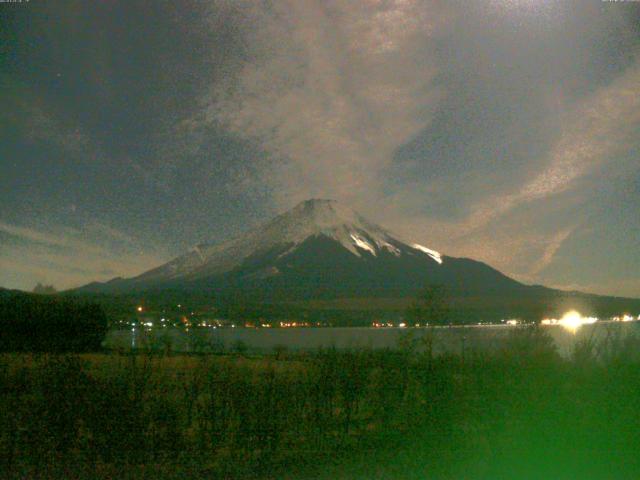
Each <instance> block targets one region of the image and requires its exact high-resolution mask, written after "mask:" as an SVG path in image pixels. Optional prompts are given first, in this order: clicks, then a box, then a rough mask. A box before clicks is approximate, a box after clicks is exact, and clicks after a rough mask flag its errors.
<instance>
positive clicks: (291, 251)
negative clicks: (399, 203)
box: [83, 200, 524, 297]
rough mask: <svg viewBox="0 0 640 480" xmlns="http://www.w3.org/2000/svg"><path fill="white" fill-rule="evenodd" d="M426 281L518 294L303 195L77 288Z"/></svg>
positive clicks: (484, 272) (314, 291)
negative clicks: (151, 265)
mask: <svg viewBox="0 0 640 480" xmlns="http://www.w3.org/2000/svg"><path fill="white" fill-rule="evenodd" d="M427 283H431V284H442V285H446V286H448V287H450V288H451V289H453V290H455V291H457V292H461V293H466V294H482V293H487V292H505V291H518V290H521V289H523V288H524V286H523V285H522V284H520V283H519V282H516V281H515V280H512V279H510V278H508V277H506V276H505V275H503V274H501V273H500V272H498V271H497V270H495V269H493V268H491V267H489V266H488V265H486V264H483V263H481V262H477V261H474V260H470V259H463V258H453V257H448V256H444V255H441V254H440V253H439V252H436V251H435V250H432V249H430V248H427V247H425V246H422V245H420V244H415V243H405V242H403V241H401V240H399V239H397V238H396V237H394V236H393V235H392V234H390V233H389V232H388V231H386V230H385V229H383V228H382V227H380V226H378V225H375V224H374V223H372V222H369V221H368V220H366V219H365V218H363V217H362V216H361V215H359V214H358V213H356V212H354V211H353V210H351V209H349V208H347V207H344V206H343V205H340V204H339V203H337V202H335V201H332V200H308V201H305V202H302V203H300V204H299V205H297V206H296V207H295V208H293V209H292V210H290V211H288V212H286V213H284V214H282V215H279V216H277V217H276V218H274V219H273V220H272V221H270V222H268V223H266V224H265V225H263V226H261V227H258V228H256V229H254V230H252V231H249V232H247V233H246V234H245V235H243V236H241V237H239V238H236V239H234V240H232V241H229V242H226V243H223V244H219V245H210V244H201V245H198V246H196V247H194V248H193V249H192V250H191V251H189V252H188V253H186V254H185V255H182V256H180V257H178V258H176V259H174V260H172V261H170V262H168V263H166V264H165V265H161V266H159V267H158V268H155V269H153V270H150V271H148V272H145V273H143V274H141V275H139V276H137V277H135V278H131V279H114V280H112V281H110V282H107V283H104V284H96V283H93V284H90V285H87V286H86V287H84V288H83V290H85V291H105V292H109V291H114V292H115V291H144V290H157V289H165V288H172V289H184V290H209V289H214V290H218V291H219V290H225V291H228V290H233V289H243V290H250V291H252V292H253V293H255V294H262V295H266V294H273V295H276V294H277V295H278V296H287V295H289V296H296V297H297V296H302V297H314V296H318V295H328V296H333V297H349V296H353V295H386V296H389V295H390V296H396V295H408V294H412V293H415V291H417V289H419V288H420V287H422V286H424V285H425V284H427Z"/></svg>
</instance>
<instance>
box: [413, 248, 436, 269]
mask: <svg viewBox="0 0 640 480" xmlns="http://www.w3.org/2000/svg"><path fill="white" fill-rule="evenodd" d="M411 246H412V247H413V248H414V249H416V250H420V251H421V252H424V253H426V254H427V255H429V256H430V257H431V258H433V259H434V260H435V261H436V262H438V263H439V264H441V265H442V255H440V252H436V251H435V250H431V249H430V248H427V247H423V246H422V245H419V244H417V243H414V244H412V245H411Z"/></svg>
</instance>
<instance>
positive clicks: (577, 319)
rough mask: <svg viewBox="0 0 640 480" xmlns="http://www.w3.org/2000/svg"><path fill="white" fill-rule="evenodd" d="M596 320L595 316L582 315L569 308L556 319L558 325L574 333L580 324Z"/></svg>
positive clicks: (588, 323)
mask: <svg viewBox="0 0 640 480" xmlns="http://www.w3.org/2000/svg"><path fill="white" fill-rule="evenodd" d="M597 321H598V319H597V318H595V317H583V316H582V315H581V314H580V313H579V312H576V311H575V310H571V311H570V312H567V313H565V314H564V315H563V317H562V318H561V319H560V320H558V325H561V326H562V327H563V328H565V329H566V330H569V331H570V332H572V333H575V332H576V331H577V330H578V328H580V327H581V326H582V325H590V324H593V323H596V322H597Z"/></svg>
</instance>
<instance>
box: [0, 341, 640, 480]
mask: <svg viewBox="0 0 640 480" xmlns="http://www.w3.org/2000/svg"><path fill="white" fill-rule="evenodd" d="M431 345H432V339H431V338H430V337H428V336H427V337H424V338H422V339H420V340H414V339H413V338H411V337H410V336H408V337H406V338H405V339H403V341H402V344H401V345H399V347H398V349H396V350H393V351H373V350H357V351H336V350H324V351H319V352H315V353H307V354H291V353H288V352H286V351H284V352H283V351H279V352H278V353H277V354H274V355H273V356H266V357H260V358H253V359H251V358H245V357H243V356H241V355H237V356H227V357H220V356H159V355H150V354H137V355H135V354H133V355H115V354H113V355H84V356H78V355H70V354H66V355H50V354H47V355H39V356H33V355H26V354H23V355H15V354H13V355H6V354H5V355H2V356H0V405H2V406H3V408H2V409H0V450H1V452H2V455H0V459H1V460H0V462H1V465H0V477H2V478H92V479H93V478H156V479H164V478H242V479H245V478H292V479H293V478H295V479H305V478H327V479H328V478H332V479H335V478H391V479H395V478H398V479H414V478H415V479H418V478H419V479H444V478H446V479H461V478H472V479H474V480H475V479H496V478H518V479H528V478H531V479H537V478H556V479H558V478H561V479H564V478H567V479H569V478H589V479H600V478H603V479H604V478H615V479H617V480H620V479H626V478H629V479H632V478H639V475H640V457H639V456H638V455H637V445H640V416H639V415H638V411H637V408H638V405H640V355H639V353H638V352H639V349H638V346H639V345H640V343H639V342H638V339H636V338H633V337H625V338H623V337H620V336H617V335H614V334H613V333H612V335H611V336H608V337H607V338H606V339H605V340H604V341H603V342H601V343H599V344H597V345H595V344H593V343H590V342H585V343H581V344H579V345H578V346H577V347H576V349H575V351H574V354H573V356H572V357H571V358H568V359H566V358H561V357H560V356H559V355H558V354H557V352H556V351H555V347H554V346H553V343H552V341H551V339H550V338H549V337H547V336H546V334H544V333H543V332H541V331H540V330H536V329H524V330H518V331H516V332H515V333H514V334H513V335H512V336H511V337H510V338H509V339H508V340H507V341H506V342H505V343H504V346H503V348H501V349H499V350H496V351H492V352H484V353H474V352H467V353H466V354H465V355H464V356H434V355H432V349H431Z"/></svg>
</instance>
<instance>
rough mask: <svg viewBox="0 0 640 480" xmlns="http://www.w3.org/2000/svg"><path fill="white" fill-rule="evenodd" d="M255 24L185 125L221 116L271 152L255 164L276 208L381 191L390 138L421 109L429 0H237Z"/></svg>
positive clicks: (416, 123) (431, 105)
mask: <svg viewBox="0 0 640 480" xmlns="http://www.w3.org/2000/svg"><path fill="white" fill-rule="evenodd" d="M240 4H241V5H242V6H243V8H244V10H243V13H244V15H245V18H246V21H247V22H249V23H250V24H251V26H252V28H253V30H252V33H251V35H250V37H249V39H248V40H247V41H248V43H249V46H250V47H249V48H250V51H251V55H250V57H249V60H248V61H246V62H245V64H244V65H243V67H242V68H241V69H240V70H239V73H238V74H237V75H236V76H234V77H233V78H230V79H228V81H227V82H222V83H218V84H216V85H214V86H212V88H211V90H210V91H209V92H208V93H207V94H206V95H204V96H203V111H202V112H200V113H199V114H198V115H195V116H194V117H193V118H192V119H191V121H190V122H188V123H189V124H190V125H191V126H192V128H195V129H197V128H202V127H203V126H206V125H211V124H220V125H223V126H224V127H225V128H226V129H228V130H229V131H231V132H234V133H235V134H237V135H240V136H242V137H244V138H247V139H251V140H254V141H256V142H258V143H259V144H260V145H261V146H262V148H264V149H265V150H266V151H267V152H268V154H269V156H270V158H269V160H265V164H264V165H263V166H262V168H259V169H258V175H259V176H260V179H261V181H262V182H266V183H268V184H269V186H270V187H271V189H272V191H273V192H274V200H275V202H276V205H278V208H286V207H289V206H290V205H291V204H293V203H295V202H296V201H298V200H301V199H304V198H308V197H313V196H325V197H332V198H336V199H340V200H344V201H347V202H349V203H356V204H358V203H366V202H367V201H369V200H371V198H372V197H374V196H375V195H380V194H381V182H382V179H383V177H382V174H383V173H384V171H385V169H386V168H387V167H388V166H389V164H390V161H391V160H392V157H393V152H394V150H395V149H396V148H397V147H398V146H399V145H401V144H402V143H403V142H405V141H407V140H408V139H410V138H411V137H412V136H413V135H415V134H416V133H417V132H418V131H419V130H420V129H421V128H423V127H424V126H425V125H426V124H428V122H429V121H430V118H431V114H432V112H433V110H434V109H435V108H436V106H437V105H438V101H439V99H440V98H441V96H442V94H443V91H442V90H440V89H439V88H436V87H435V86H434V83H433V80H434V77H435V75H436V74H437V72H438V70H437V66H436V64H435V62H434V61H433V52H430V51H429V50H430V49H431V48H433V42H431V41H430V40H431V39H433V38H434V37H436V36H437V35H438V34H439V32H440V31H441V30H442V28H443V26H444V25H446V23H447V14H446V11H445V10H444V8H442V7H438V6H437V5H436V2H430V1H411V0H393V1H382V0H369V1H366V2H352V1H348V0H338V1H332V2H322V1H317V0H295V1H282V2H274V3H269V4H267V3H263V2H258V1H246V2H240Z"/></svg>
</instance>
